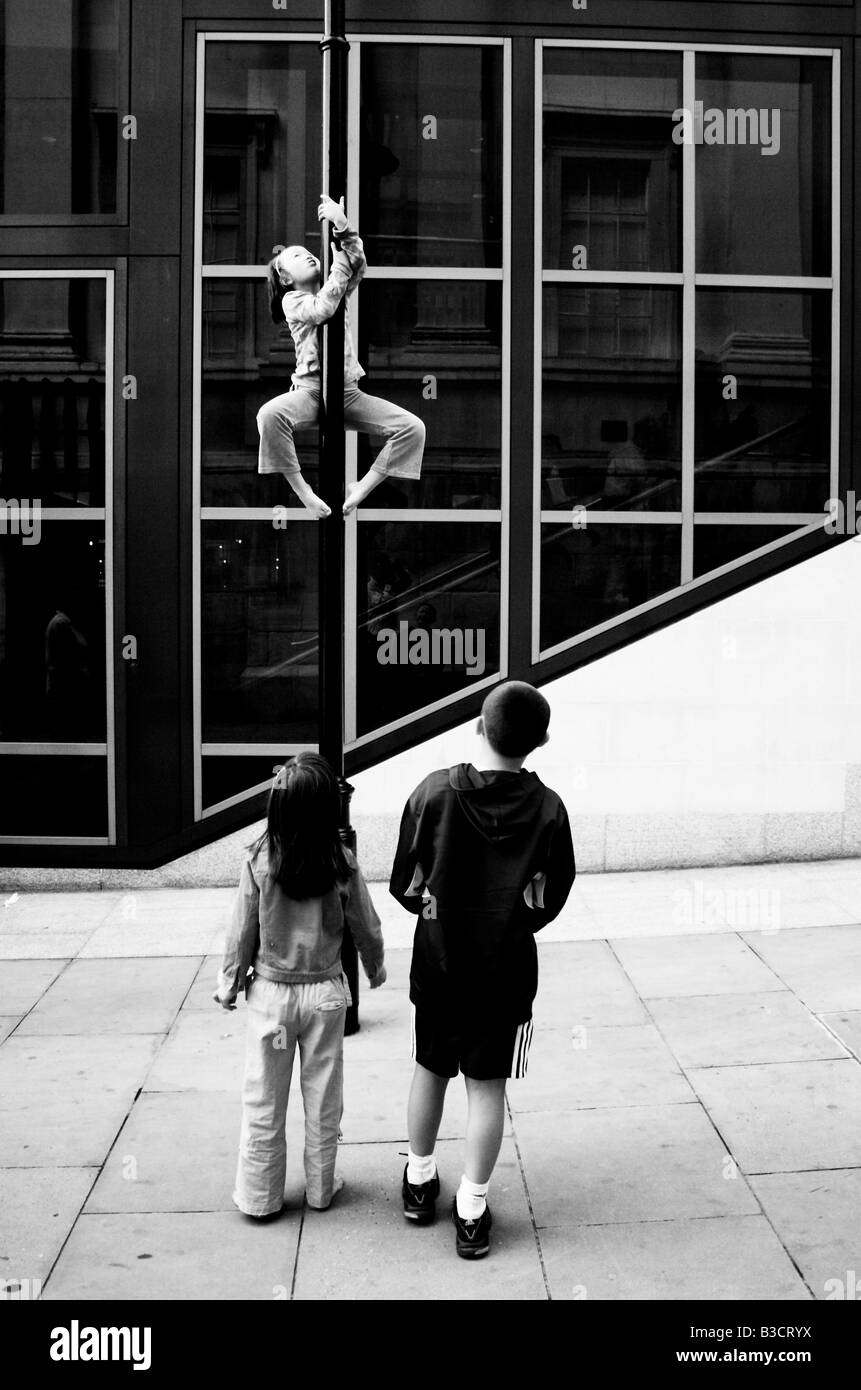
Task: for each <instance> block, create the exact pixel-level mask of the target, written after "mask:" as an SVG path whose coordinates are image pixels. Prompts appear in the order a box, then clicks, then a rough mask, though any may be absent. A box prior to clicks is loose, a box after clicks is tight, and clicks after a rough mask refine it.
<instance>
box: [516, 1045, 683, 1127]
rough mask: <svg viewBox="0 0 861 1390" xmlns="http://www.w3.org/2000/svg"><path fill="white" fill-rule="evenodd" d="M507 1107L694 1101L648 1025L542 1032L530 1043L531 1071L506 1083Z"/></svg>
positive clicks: (527, 1108) (519, 1111)
mask: <svg viewBox="0 0 861 1390" xmlns="http://www.w3.org/2000/svg"><path fill="white" fill-rule="evenodd" d="M508 1099H509V1103H510V1105H511V1109H512V1110H513V1111H515V1112H516V1113H517V1114H524V1113H526V1112H528V1111H534V1110H544V1111H547V1110H556V1111H565V1110H583V1109H594V1108H595V1107H596V1106H615V1105H623V1106H624V1105H683V1104H685V1103H689V1102H693V1103H696V1099H697V1098H696V1096H695V1094H694V1092H693V1091H692V1090H691V1087H690V1086H689V1085H688V1083H687V1081H686V1080H685V1078H684V1076H683V1075H682V1073H681V1070H680V1069H679V1067H678V1064H677V1063H676V1060H675V1058H674V1057H673V1054H672V1053H671V1052H670V1050H669V1048H668V1047H667V1046H666V1044H665V1043H664V1042H663V1040H662V1039H661V1036H660V1034H659V1032H658V1030H657V1028H655V1027H654V1025H653V1024H651V1023H646V1024H633V1025H631V1026H628V1027H624V1028H592V1027H584V1028H575V1029H574V1031H573V1033H572V1031H571V1030H566V1031H565V1032H562V1031H561V1030H560V1031H546V1032H542V1033H539V1035H538V1037H537V1039H535V1038H534V1039H533V1042H532V1048H531V1051H530V1054H529V1071H528V1075H527V1076H526V1077H525V1078H524V1080H523V1081H512V1082H509V1085H508Z"/></svg>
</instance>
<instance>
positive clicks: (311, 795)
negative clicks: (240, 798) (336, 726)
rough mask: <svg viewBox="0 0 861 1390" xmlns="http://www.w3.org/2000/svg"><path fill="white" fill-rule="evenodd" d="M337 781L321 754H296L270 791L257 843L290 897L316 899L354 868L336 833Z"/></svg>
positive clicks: (338, 795) (337, 815)
mask: <svg viewBox="0 0 861 1390" xmlns="http://www.w3.org/2000/svg"><path fill="white" fill-rule="evenodd" d="M339 813H340V792H339V788H338V779H337V777H336V776H335V773H334V772H333V770H332V767H331V766H330V764H329V763H328V762H327V761H326V759H325V758H321V756H320V754H319V753H297V755H296V757H295V758H293V759H292V760H291V761H290V762H289V763H287V764H286V765H285V766H284V767H283V768H282V769H281V771H280V772H279V774H278V776H277V777H276V779H275V782H274V783H273V786H272V791H271V792H270V793H269V810H268V816H267V825H266V829H265V830H264V832H263V834H262V835H261V837H260V839H259V840H258V842H257V846H256V847H257V848H258V849H260V848H262V847H263V846H265V847H266V849H267V850H268V852H269V871H270V873H271V875H272V877H273V878H274V879H275V880H276V882H277V883H278V884H280V886H281V888H283V890H284V892H285V893H286V894H287V896H288V897H290V898H296V899H299V900H300V901H301V900H303V899H305V898H319V897H322V896H323V894H324V893H328V892H329V890H330V888H333V887H334V885H335V883H336V882H338V881H341V882H343V880H345V879H347V878H349V876H350V874H351V873H352V868H351V866H350V864H349V862H348V860H347V856H346V855H345V853H344V846H343V844H342V843H341V836H340V834H339V833H338V822H339V819H340V814H339Z"/></svg>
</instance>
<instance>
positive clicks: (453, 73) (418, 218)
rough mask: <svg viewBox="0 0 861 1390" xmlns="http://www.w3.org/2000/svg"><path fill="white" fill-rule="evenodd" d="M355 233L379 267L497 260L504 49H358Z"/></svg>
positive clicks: (499, 259) (438, 46) (385, 46)
mask: <svg viewBox="0 0 861 1390" xmlns="http://www.w3.org/2000/svg"><path fill="white" fill-rule="evenodd" d="M361 105H362V110H361V121H362V128H361V231H362V237H363V240H364V242H365V247H366V250H367V255H368V260H369V261H370V262H371V263H372V264H376V265H402V266H411V265H423V266H501V265H502V50H501V48H500V47H499V46H496V45H494V46H491V45H486V46H475V47H472V46H471V45H461V44H444V45H443V44H424V43H422V44H404V45H402V46H401V45H396V44H377V45H374V44H373V43H371V42H369V43H367V44H363V46H362V103H361Z"/></svg>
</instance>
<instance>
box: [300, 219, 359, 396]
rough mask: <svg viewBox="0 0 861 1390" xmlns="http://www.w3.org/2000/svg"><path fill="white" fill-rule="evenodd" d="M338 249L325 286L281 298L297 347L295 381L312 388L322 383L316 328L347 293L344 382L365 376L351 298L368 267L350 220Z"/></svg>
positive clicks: (330, 315) (353, 382)
mask: <svg viewBox="0 0 861 1390" xmlns="http://www.w3.org/2000/svg"><path fill="white" fill-rule="evenodd" d="M336 241H337V243H338V250H337V251H336V252H335V254H334V256H333V257H332V268H331V270H330V271H329V278H328V280H327V281H326V283H325V285H323V286H322V288H321V289H319V290H318V291H317V293H316V294H311V292H310V290H288V291H287V293H286V294H285V295H284V296H283V297H282V299H281V308H282V309H283V311H284V317H285V319H286V320H287V327H288V328H289V329H290V336H291V337H292V339H293V345H294V347H295V349H296V369H295V371H294V372H293V383H294V385H296V386H304V387H308V388H310V389H313V388H315V387H318V386H319V385H320V359H319V354H318V352H317V328H318V326H319V325H320V324H321V323H327V322H328V320H329V319H330V318H331V317H332V315H333V314H334V312H335V310H336V309H337V307H338V305H339V304H340V302H341V300H342V299H343V297H344V295H346V296H347V306H346V313H345V316H344V384H345V385H346V386H350V385H353V384H355V382H357V381H358V380H359V378H360V377H363V376H364V375H365V373H364V371H363V369H362V368H361V367H360V365H359V362H358V360H357V358H356V350H355V348H354V346H353V335H352V332H351V330H350V314H349V300H350V296H351V295H352V294H353V291H354V290H355V288H356V286H357V285H358V283H359V281H360V280H361V279H362V277H363V275H364V273H365V270H366V268H367V264H368V263H367V261H366V260H365V252H364V248H363V246H362V242H361V238H360V237H359V235H358V233H357V232H356V230H355V228H354V227H351V226H350V225H349V223H348V224H347V226H346V227H345V228H344V230H343V232H338V233H337V236H336Z"/></svg>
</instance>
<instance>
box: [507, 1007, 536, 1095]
mask: <svg viewBox="0 0 861 1390" xmlns="http://www.w3.org/2000/svg"><path fill="white" fill-rule="evenodd" d="M531 1044H532V1019H531V1018H530V1020H529V1022H528V1023H521V1024H519V1025H518V1028H517V1032H516V1033H515V1035H514V1053H513V1055H512V1058H511V1071H510V1073H509V1074H510V1076H511V1078H512V1080H514V1081H521V1080H522V1079H523V1077H524V1076H525V1075H526V1068H527V1066H528V1065H529V1048H530V1046H531Z"/></svg>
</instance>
